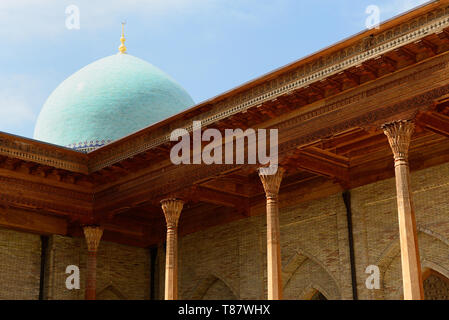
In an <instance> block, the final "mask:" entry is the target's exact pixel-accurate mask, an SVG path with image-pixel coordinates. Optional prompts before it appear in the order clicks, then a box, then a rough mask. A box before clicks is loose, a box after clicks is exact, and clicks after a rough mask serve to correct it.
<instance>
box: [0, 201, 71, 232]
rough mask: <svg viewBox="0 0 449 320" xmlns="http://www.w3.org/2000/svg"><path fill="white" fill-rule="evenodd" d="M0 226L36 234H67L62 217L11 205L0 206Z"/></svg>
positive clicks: (65, 222) (65, 223) (65, 224)
mask: <svg viewBox="0 0 449 320" xmlns="http://www.w3.org/2000/svg"><path fill="white" fill-rule="evenodd" d="M0 226H2V227H5V228H10V229H15V230H21V231H25V232H32V233H38V234H59V235H65V234H67V221H66V220H65V219H63V218H59V217H55V216H51V215H46V214H40V213H37V212H36V211H32V210H21V209H17V208H12V207H0Z"/></svg>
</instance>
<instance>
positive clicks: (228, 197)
mask: <svg viewBox="0 0 449 320" xmlns="http://www.w3.org/2000/svg"><path fill="white" fill-rule="evenodd" d="M194 197H195V198H196V199H195V200H197V201H201V202H206V203H210V204H215V205H220V206H225V207H231V208H248V206H249V199H248V198H246V197H241V196H236V195H232V194H229V193H225V192H222V191H217V190H213V189H209V188H206V187H203V186H198V187H196V188H195V193H194Z"/></svg>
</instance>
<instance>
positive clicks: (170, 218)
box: [161, 199, 184, 228]
mask: <svg viewBox="0 0 449 320" xmlns="http://www.w3.org/2000/svg"><path fill="white" fill-rule="evenodd" d="M161 206H162V211H164V216H165V220H166V222H167V228H177V227H178V222H179V217H180V215H181V211H182V208H183V206H184V201H182V200H179V199H164V200H162V201H161Z"/></svg>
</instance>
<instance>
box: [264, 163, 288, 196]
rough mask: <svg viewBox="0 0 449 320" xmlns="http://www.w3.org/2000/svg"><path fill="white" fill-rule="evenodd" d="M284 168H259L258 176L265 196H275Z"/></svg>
mask: <svg viewBox="0 0 449 320" xmlns="http://www.w3.org/2000/svg"><path fill="white" fill-rule="evenodd" d="M284 172H285V169H284V168H282V167H268V168H260V169H259V177H260V180H261V181H262V184H263V188H264V190H265V194H266V196H267V198H275V197H277V195H278V193H279V188H280V186H281V181H282V176H283V175H284Z"/></svg>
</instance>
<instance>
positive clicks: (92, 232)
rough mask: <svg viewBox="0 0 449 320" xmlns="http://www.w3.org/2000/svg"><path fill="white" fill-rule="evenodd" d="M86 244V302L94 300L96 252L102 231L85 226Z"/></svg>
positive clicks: (95, 227)
mask: <svg viewBox="0 0 449 320" xmlns="http://www.w3.org/2000/svg"><path fill="white" fill-rule="evenodd" d="M83 230H84V236H85V238H86V243H87V279H86V292H85V299H86V300H95V298H96V290H97V250H98V245H99V244H100V239H101V236H102V235H103V229H101V228H100V227H98V226H86V227H84V228H83Z"/></svg>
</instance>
